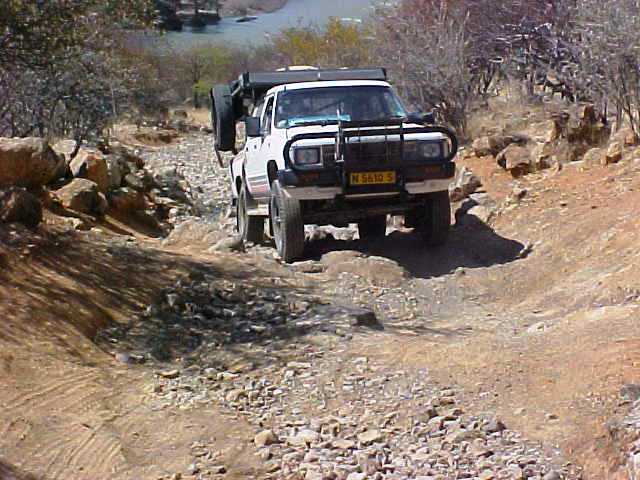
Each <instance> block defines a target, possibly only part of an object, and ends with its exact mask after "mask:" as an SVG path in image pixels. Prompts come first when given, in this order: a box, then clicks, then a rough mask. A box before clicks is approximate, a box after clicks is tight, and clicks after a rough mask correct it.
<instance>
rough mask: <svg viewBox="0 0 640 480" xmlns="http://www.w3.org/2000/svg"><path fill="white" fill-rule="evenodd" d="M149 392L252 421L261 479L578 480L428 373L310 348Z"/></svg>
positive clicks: (166, 376) (165, 379)
mask: <svg viewBox="0 0 640 480" xmlns="http://www.w3.org/2000/svg"><path fill="white" fill-rule="evenodd" d="M149 390H150V392H152V397H154V398H158V399H162V400H164V399H167V398H173V399H178V398H181V397H182V398H184V397H185V396H189V395H191V396H195V397H197V398H198V400H197V401H196V404H197V403H198V402H199V404H206V403H208V402H210V401H213V402H216V403H217V404H219V405H220V406H222V407H223V408H225V409H227V410H228V411H229V412H231V413H235V414H236V415H238V416H239V417H242V418H244V419H246V420H248V421H249V422H250V423H251V424H253V425H254V426H255V429H256V430H255V431H256V434H255V437H254V438H253V443H254V445H255V446H256V447H257V448H259V452H258V455H259V456H260V458H262V459H263V460H264V462H265V466H264V468H265V471H266V473H265V474H264V475H263V476H261V477H260V478H287V479H321V480H322V479H333V480H338V479H339V480H354V479H378V480H384V479H394V480H400V479H403V480H404V479H409V478H415V479H422V480H426V479H430V480H434V479H440V480H444V479H448V478H481V479H487V480H488V479H516V478H517V479H524V478H530V479H539V480H542V479H554V478H565V479H577V478H580V472H579V471H577V469H575V468H574V467H572V466H571V465H570V464H564V463H563V462H562V461H561V459H560V458H559V456H558V453H557V452H555V451H549V450H545V449H543V448H542V447H541V446H540V445H539V444H536V443H533V442H528V441H526V440H525V439H523V438H522V437H521V436H520V435H518V434H517V433H516V432H513V431H510V430H509V429H508V428H507V427H506V426H505V425H504V424H503V423H502V422H501V421H500V420H499V419H497V418H495V417H493V416H491V415H474V414H467V413H466V412H465V411H464V408H462V407H461V401H460V396H461V394H462V393H463V392H458V391H456V390H455V389H453V388H450V387H437V386H435V385H434V384H433V383H432V382H429V378H428V375H427V373H426V372H424V371H419V372H409V371H383V370H380V368H379V367H378V366H377V365H375V364H373V363H372V362H371V361H370V359H369V358H367V357H356V358H342V357H341V356H340V357H339V358H336V357H335V356H334V355H330V354H329V352H327V351H324V350H323V349H320V348H318V347H307V348H305V349H303V350H301V351H300V354H299V355H298V358H297V360H296V361H288V362H280V363H279V364H276V365H274V366H272V367H271V368H268V369H262V370H257V371H253V372H250V373H243V372H239V373H234V372H231V371H220V370H217V369H213V368H204V369H203V368H190V369H187V370H185V371H182V372H179V373H178V372H175V371H170V372H161V373H160V374H158V375H157V376H156V379H155V382H154V384H153V385H152V386H151V387H150V389H149ZM194 461H195V462H196V465H197V466H198V467H201V468H207V465H206V463H203V462H201V461H200V462H199V461H198V460H197V459H195V460H194ZM198 462H199V463H198Z"/></svg>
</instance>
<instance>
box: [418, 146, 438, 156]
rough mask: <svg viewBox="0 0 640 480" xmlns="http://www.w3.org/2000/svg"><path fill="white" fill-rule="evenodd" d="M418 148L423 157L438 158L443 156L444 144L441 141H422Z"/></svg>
mask: <svg viewBox="0 0 640 480" xmlns="http://www.w3.org/2000/svg"><path fill="white" fill-rule="evenodd" d="M418 148H419V151H420V155H421V156H422V157H423V158H438V157H441V156H442V144H441V143H440V142H420V144H419V147H418Z"/></svg>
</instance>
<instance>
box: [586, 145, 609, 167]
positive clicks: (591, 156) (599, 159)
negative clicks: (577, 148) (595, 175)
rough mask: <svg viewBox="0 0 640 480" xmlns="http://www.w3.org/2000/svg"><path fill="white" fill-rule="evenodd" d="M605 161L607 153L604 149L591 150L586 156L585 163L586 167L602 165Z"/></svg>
mask: <svg viewBox="0 0 640 480" xmlns="http://www.w3.org/2000/svg"><path fill="white" fill-rule="evenodd" d="M604 159H605V151H604V149H603V148H598V147H594V148H590V149H589V150H588V151H587V153H585V154H584V157H583V161H584V163H585V164H586V165H602V164H603V163H604Z"/></svg>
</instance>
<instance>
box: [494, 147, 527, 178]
mask: <svg viewBox="0 0 640 480" xmlns="http://www.w3.org/2000/svg"><path fill="white" fill-rule="evenodd" d="M496 161H497V162H498V165H500V166H501V167H502V168H504V169H505V170H508V171H509V172H510V173H511V175H513V176H514V177H516V178H517V177H521V176H522V175H526V174H527V173H529V172H530V171H531V153H530V152H529V150H528V149H526V148H525V147H521V146H519V145H515V144H512V145H509V146H508V147H507V148H505V149H504V150H502V151H501V152H500V153H499V154H498V156H497V157H496Z"/></svg>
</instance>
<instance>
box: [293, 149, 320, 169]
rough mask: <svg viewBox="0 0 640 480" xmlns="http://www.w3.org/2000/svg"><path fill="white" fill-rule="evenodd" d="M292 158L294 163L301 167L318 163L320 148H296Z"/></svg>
mask: <svg viewBox="0 0 640 480" xmlns="http://www.w3.org/2000/svg"><path fill="white" fill-rule="evenodd" d="M293 159H294V162H295V164H296V165H300V166H301V167H305V166H309V165H319V164H320V149H319V148H297V149H296V150H295V153H294V155H293Z"/></svg>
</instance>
